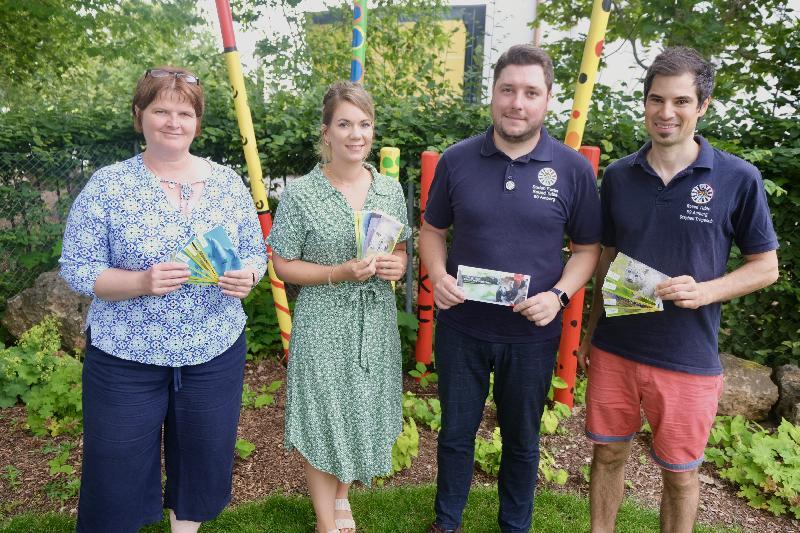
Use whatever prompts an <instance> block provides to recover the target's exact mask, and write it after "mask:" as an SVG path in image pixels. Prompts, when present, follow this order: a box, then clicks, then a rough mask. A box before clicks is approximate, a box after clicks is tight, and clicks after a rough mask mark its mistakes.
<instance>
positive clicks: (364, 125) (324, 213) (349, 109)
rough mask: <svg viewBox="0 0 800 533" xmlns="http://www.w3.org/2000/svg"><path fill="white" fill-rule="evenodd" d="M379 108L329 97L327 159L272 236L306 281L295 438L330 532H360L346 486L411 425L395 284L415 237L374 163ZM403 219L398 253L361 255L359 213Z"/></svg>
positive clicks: (339, 91) (295, 371)
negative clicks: (405, 407) (369, 160)
mask: <svg viewBox="0 0 800 533" xmlns="http://www.w3.org/2000/svg"><path fill="white" fill-rule="evenodd" d="M374 117H375V113H374V106H373V104H372V99H371V98H370V96H369V95H368V94H367V92H366V91H365V90H364V89H363V88H362V87H361V86H360V85H356V84H353V83H350V82H337V83H334V84H333V85H331V87H330V88H329V89H328V92H327V93H326V95H325V98H324V99H323V109H322V126H321V139H320V154H321V156H322V160H323V161H324V163H322V164H318V165H317V166H316V167H315V168H314V169H313V170H312V171H311V172H310V173H308V174H307V175H305V176H303V177H302V178H299V179H297V180H294V181H292V182H290V183H289V184H288V185H287V187H286V189H285V190H284V192H283V194H282V196H281V201H280V204H279V206H278V210H277V214H276V217H275V225H274V226H273V228H272V232H271V234H270V237H269V240H268V242H269V244H270V245H271V246H272V251H273V253H272V260H273V262H274V266H275V270H276V272H277V274H278V276H279V277H280V278H281V279H283V280H284V281H287V282H289V283H294V284H297V285H301V286H302V289H301V291H300V294H299V296H298V297H297V302H296V306H295V313H294V320H293V324H292V340H291V343H290V346H289V369H288V394H287V401H286V429H285V430H286V434H285V440H284V442H285V445H286V447H287V448H289V449H297V450H298V451H299V452H300V454H301V455H302V456H303V458H304V460H305V471H306V478H307V481H308V488H309V493H310V494H311V499H312V501H313V503H314V511H315V512H316V515H317V531H319V532H320V533H330V532H337V531H338V532H339V533H352V532H353V531H354V530H355V523H354V521H353V517H352V514H351V512H350V505H349V503H348V500H347V492H348V489H349V486H350V483H351V482H352V481H353V480H360V481H362V482H363V483H367V484H368V483H370V481H371V480H372V478H373V477H375V476H378V475H383V474H387V473H389V472H390V471H391V468H392V444H393V443H394V441H395V439H396V438H397V436H398V434H399V433H400V431H401V429H402V412H401V394H402V391H401V384H402V374H401V355H400V337H399V334H398V331H397V316H396V315H397V311H396V308H395V299H394V293H393V292H392V287H391V281H394V280H399V279H400V278H401V277H402V275H403V273H404V272H405V269H406V254H405V243H404V242H403V241H405V240H406V239H407V238H408V237H409V235H410V229H409V227H408V221H407V217H406V211H405V200H404V198H403V191H402V188H401V187H400V185H399V183H397V181H395V180H393V179H391V178H388V177H386V176H382V175H380V174H379V173H378V172H377V171H376V170H375V168H374V167H372V166H371V165H369V164H366V163H365V162H364V159H365V158H366V157H367V155H368V154H369V151H370V148H371V146H372V138H373V122H374ZM359 210H370V211H381V212H384V213H387V214H389V215H391V216H393V217H394V218H396V219H398V220H399V221H401V222H402V223H403V224H404V227H403V231H402V233H401V235H400V239H399V241H400V242H399V244H398V245H397V246H396V248H395V250H394V252H393V253H391V254H383V255H379V256H372V257H371V258H368V259H363V260H358V259H355V257H356V236H355V224H354V212H355V211H359Z"/></svg>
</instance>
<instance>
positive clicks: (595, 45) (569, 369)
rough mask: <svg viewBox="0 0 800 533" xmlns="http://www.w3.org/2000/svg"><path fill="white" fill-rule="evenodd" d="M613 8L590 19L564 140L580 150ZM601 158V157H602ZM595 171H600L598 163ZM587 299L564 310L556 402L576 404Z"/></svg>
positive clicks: (599, 1)
mask: <svg viewBox="0 0 800 533" xmlns="http://www.w3.org/2000/svg"><path fill="white" fill-rule="evenodd" d="M610 11H611V0H594V5H593V6H592V16H591V18H590V19H589V33H588V35H587V36H586V45H585V46H584V48H583V59H582V60H581V70H580V72H579V73H578V82H577V84H576V86H575V98H574V100H573V104H572V114H571V116H570V119H569V124H567V135H566V138H565V139H564V144H566V145H567V146H569V147H570V148H573V149H575V150H578V149H580V147H581V141H582V140H583V130H584V127H585V126H586V117H587V115H588V114H589V104H590V102H591V100H592V90H594V80H595V78H596V77H597V69H598V67H599V66H600V56H602V54H603V43H604V39H605V34H606V28H607V27H608V16H609V13H610ZM586 148H590V147H586ZM581 153H582V154H584V156H587V157H590V156H591V155H592V153H593V152H592V151H591V150H588V151H584V150H582V149H581ZM597 159H598V160H599V156H598V157H597ZM595 172H597V167H596V163H595ZM583 298H584V290H583V289H580V290H579V291H578V292H576V293H575V294H574V295H573V296H572V298H571V299H570V302H569V305H568V306H567V308H566V309H565V310H564V317H563V326H562V331H561V341H560V343H559V345H558V364H557V365H556V375H557V376H558V377H560V378H561V379H563V380H564V381H565V382H566V383H567V388H566V389H556V392H555V396H554V398H555V400H556V401H558V402H561V403H563V404H566V405H568V406H570V407H572V405H573V393H574V390H575V373H576V371H577V366H578V357H577V354H578V347H579V346H580V340H581V339H580V337H581V320H582V319H583Z"/></svg>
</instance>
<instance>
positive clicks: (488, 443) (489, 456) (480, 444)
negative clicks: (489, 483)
mask: <svg viewBox="0 0 800 533" xmlns="http://www.w3.org/2000/svg"><path fill="white" fill-rule="evenodd" d="M502 453H503V439H501V438H500V428H499V427H496V428H494V431H492V438H491V439H484V438H483V437H475V463H476V464H477V465H478V468H480V469H481V470H483V471H484V472H486V473H487V474H489V475H490V476H496V475H497V474H499V473H500V456H501V455H502Z"/></svg>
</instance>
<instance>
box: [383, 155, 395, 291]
mask: <svg viewBox="0 0 800 533" xmlns="http://www.w3.org/2000/svg"><path fill="white" fill-rule="evenodd" d="M380 157H381V168H380V173H381V174H383V175H384V176H389V177H390V178H394V179H396V180H397V181H400V148H394V147H392V146H384V147H383V148H381V153H380ZM394 288H395V282H394V281H393V282H392V289H394Z"/></svg>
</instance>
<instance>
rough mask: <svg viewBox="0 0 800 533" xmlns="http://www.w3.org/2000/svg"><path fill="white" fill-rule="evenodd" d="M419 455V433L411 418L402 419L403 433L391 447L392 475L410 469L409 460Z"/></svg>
mask: <svg viewBox="0 0 800 533" xmlns="http://www.w3.org/2000/svg"><path fill="white" fill-rule="evenodd" d="M417 455H419V431H417V424H416V422H414V419H413V418H403V431H402V432H401V433H400V435H399V436H398V437H397V440H396V441H394V444H393V445H392V475H393V474H396V473H398V472H400V471H401V470H405V469H406V468H411V458H412V457H416V456H417Z"/></svg>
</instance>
